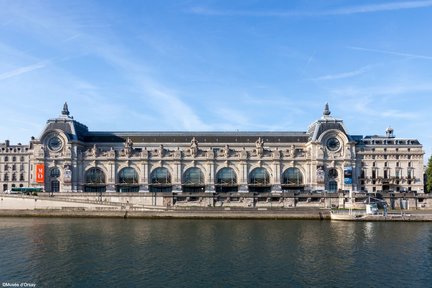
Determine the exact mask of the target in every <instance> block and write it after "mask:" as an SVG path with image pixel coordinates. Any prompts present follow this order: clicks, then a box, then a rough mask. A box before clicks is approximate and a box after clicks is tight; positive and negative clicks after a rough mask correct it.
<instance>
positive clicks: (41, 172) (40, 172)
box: [36, 164, 45, 183]
mask: <svg viewBox="0 0 432 288" xmlns="http://www.w3.org/2000/svg"><path fill="white" fill-rule="evenodd" d="M44 179H45V165H44V164H36V183H44Z"/></svg>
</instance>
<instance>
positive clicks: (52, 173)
mask: <svg viewBox="0 0 432 288" xmlns="http://www.w3.org/2000/svg"><path fill="white" fill-rule="evenodd" d="M50 176H51V177H52V178H58V177H60V169H58V168H57V167H54V168H52V169H51V170H50Z"/></svg>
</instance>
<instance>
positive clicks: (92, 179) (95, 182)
mask: <svg viewBox="0 0 432 288" xmlns="http://www.w3.org/2000/svg"><path fill="white" fill-rule="evenodd" d="M84 182H85V184H84V192H105V191H106V173H105V172H104V171H103V170H102V169H101V168H100V167H90V168H89V169H87V170H86V171H85V173H84Z"/></svg>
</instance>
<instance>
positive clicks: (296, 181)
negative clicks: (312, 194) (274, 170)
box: [282, 167, 303, 186]
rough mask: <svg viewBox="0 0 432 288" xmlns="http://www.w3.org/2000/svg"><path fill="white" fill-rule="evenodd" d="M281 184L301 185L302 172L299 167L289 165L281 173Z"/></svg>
mask: <svg viewBox="0 0 432 288" xmlns="http://www.w3.org/2000/svg"><path fill="white" fill-rule="evenodd" d="M282 184H283V185H294V186H298V185H303V174H302V173H301V171H300V169H298V168H295V167H291V168H288V169H286V170H285V172H284V173H283V174H282Z"/></svg>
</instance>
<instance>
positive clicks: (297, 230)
mask: <svg viewBox="0 0 432 288" xmlns="http://www.w3.org/2000/svg"><path fill="white" fill-rule="evenodd" d="M2 220H3V221H2V222H0V255H2V261H1V262H0V271H1V273H0V276H2V277H6V278H5V279H0V280H2V281H19V282H22V281H29V282H31V283H34V282H36V283H39V284H40V285H39V287H65V286H68V287H69V286H70V287H74V286H75V287H84V286H91V287H104V286H105V284H106V283H110V284H111V285H112V286H121V287H125V286H133V287H161V286H164V287H202V286H206V287H221V286H223V287H224V286H225V287H228V286H234V287H250V286H268V287H290V286H295V287H323V286H326V287H347V286H348V287H349V286H351V287H364V286H378V285H384V286H401V285H402V286H410V287H413V286H416V285H420V284H421V285H423V286H424V285H427V283H429V282H428V281H431V280H432V276H431V275H430V273H429V272H427V271H429V270H428V268H431V267H432V266H431V263H432V260H431V259H432V228H431V226H430V224H428V223H353V222H327V221H255V220H243V221H234V220H227V221H225V220H211V221H207V220H131V219H127V220H124V219H12V218H11V219H2ZM408 275H411V276H412V275H415V277H408ZM425 283H426V284H425ZM392 284H393V285H392Z"/></svg>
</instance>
